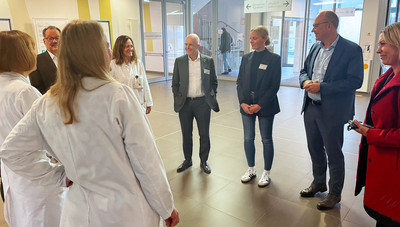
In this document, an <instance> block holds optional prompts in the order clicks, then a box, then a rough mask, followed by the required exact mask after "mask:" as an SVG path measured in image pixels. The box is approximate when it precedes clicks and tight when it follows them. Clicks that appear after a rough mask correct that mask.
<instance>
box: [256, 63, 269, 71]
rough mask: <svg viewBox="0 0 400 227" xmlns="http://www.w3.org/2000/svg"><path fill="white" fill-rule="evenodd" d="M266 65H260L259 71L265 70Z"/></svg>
mask: <svg viewBox="0 0 400 227" xmlns="http://www.w3.org/2000/svg"><path fill="white" fill-rule="evenodd" d="M267 67H268V65H264V64H260V66H259V67H258V68H259V69H262V70H266V69H267Z"/></svg>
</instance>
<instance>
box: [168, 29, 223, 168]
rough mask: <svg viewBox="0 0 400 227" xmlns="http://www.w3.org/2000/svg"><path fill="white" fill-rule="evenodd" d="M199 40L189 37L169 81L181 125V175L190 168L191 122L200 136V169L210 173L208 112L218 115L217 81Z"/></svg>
mask: <svg viewBox="0 0 400 227" xmlns="http://www.w3.org/2000/svg"><path fill="white" fill-rule="evenodd" d="M199 48H200V44H199V37H198V36H197V35H196V34H190V35H188V36H187V37H186V40H185V50H186V55H184V56H182V57H179V58H177V59H176V60H175V65H174V74H173V78H172V92H173V94H174V110H175V112H178V113H179V120H180V123H181V130H182V139H183V154H184V156H185V160H184V161H183V163H182V164H181V165H180V166H179V167H178V169H177V171H178V173H179V172H182V171H184V170H186V169H187V168H189V167H190V166H192V153H193V137H192V131H193V118H195V119H196V122H197V127H198V131H199V136H200V154H199V156H200V161H201V162H200V168H201V169H202V170H203V171H204V172H205V173H207V174H210V173H211V168H210V166H209V165H208V162H207V160H208V154H209V152H210V132H209V131H210V117H211V109H213V110H214V111H215V112H218V111H219V106H218V102H217V99H216V95H217V86H218V81H217V77H216V75H215V66H214V61H213V59H212V58H210V57H208V56H206V55H203V54H200V52H199Z"/></svg>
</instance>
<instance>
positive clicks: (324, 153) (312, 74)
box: [299, 11, 364, 210]
mask: <svg viewBox="0 0 400 227" xmlns="http://www.w3.org/2000/svg"><path fill="white" fill-rule="evenodd" d="M338 23H339V19H338V17H337V15H336V14H335V13H333V12H332V11H324V12H321V13H319V14H318V16H317V17H316V18H315V20H314V24H313V29H312V31H313V32H314V33H315V38H316V39H317V40H319V41H320V42H317V43H315V44H314V45H313V46H312V47H311V50H310V53H309V54H308V56H307V59H306V61H305V63H304V68H303V69H302V70H301V72H300V77H299V80H300V86H301V88H303V89H304V90H305V92H304V101H303V108H302V112H304V125H305V129H306V136H307V144H308V150H309V152H310V156H311V161H312V170H313V177H314V180H313V182H312V183H311V185H310V186H309V187H308V188H306V189H304V190H302V191H301V192H300V195H301V196H302V197H313V196H314V195H315V194H316V193H317V192H324V191H326V190H327V187H326V169H327V166H328V167H329V176H330V179H329V193H328V196H327V197H326V198H324V199H323V200H322V201H320V202H319V203H318V204H317V208H318V209H320V210H325V209H332V208H333V207H334V206H335V205H336V204H337V203H339V202H340V200H341V193H342V189H343V184H344V170H345V166H344V157H343V153H342V146H343V126H344V124H345V123H346V122H347V121H348V120H350V119H352V118H353V116H354V100H355V90H356V89H358V88H360V87H361V85H362V82H363V72H364V71H363V60H362V51H361V48H360V46H358V45H357V44H355V43H353V42H351V41H349V40H346V39H344V38H342V37H341V36H340V35H338V33H337V27H338ZM327 158H328V161H327Z"/></svg>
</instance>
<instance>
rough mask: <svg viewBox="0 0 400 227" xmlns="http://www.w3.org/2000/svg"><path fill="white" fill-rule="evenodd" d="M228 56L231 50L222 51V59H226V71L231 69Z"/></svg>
mask: <svg viewBox="0 0 400 227" xmlns="http://www.w3.org/2000/svg"><path fill="white" fill-rule="evenodd" d="M228 58H229V51H227V52H224V53H222V60H223V61H224V72H228V70H229V69H231V66H230V65H229V61H228Z"/></svg>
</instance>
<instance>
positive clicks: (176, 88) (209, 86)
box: [172, 54, 219, 112]
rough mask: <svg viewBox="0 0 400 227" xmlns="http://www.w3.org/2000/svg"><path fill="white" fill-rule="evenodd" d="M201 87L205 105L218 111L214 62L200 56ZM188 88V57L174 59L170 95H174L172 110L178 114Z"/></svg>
mask: <svg viewBox="0 0 400 227" xmlns="http://www.w3.org/2000/svg"><path fill="white" fill-rule="evenodd" d="M200 64H201V81H202V82H201V87H202V91H203V92H204V94H205V99H206V102H207V104H208V105H209V106H210V108H211V109H213V110H214V111H215V112H218V111H219V106H218V102H217V87H218V81H217V76H216V74H215V66H214V61H213V59H212V58H210V57H209V56H207V55H203V54H200ZM188 87H189V57H188V55H187V54H186V55H183V56H182V57H179V58H177V59H175V65H174V74H173V77H172V93H173V94H174V110H175V112H179V111H180V109H181V108H182V106H183V105H184V104H185V101H186V98H187V93H188Z"/></svg>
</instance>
